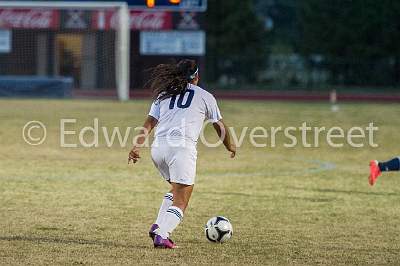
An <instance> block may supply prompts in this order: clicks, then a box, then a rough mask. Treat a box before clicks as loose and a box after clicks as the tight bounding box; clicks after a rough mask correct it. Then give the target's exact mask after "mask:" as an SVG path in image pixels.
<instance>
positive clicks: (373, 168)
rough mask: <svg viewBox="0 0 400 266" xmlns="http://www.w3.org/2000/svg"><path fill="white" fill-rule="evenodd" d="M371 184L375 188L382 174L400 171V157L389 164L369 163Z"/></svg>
mask: <svg viewBox="0 0 400 266" xmlns="http://www.w3.org/2000/svg"><path fill="white" fill-rule="evenodd" d="M369 171H370V174H369V184H370V185H371V186H373V185H374V184H375V182H376V180H377V179H378V176H380V174H381V173H382V172H389V171H400V156H399V157H396V158H393V159H391V160H390V161H387V162H378V161H377V160H372V161H371V162H370V163H369Z"/></svg>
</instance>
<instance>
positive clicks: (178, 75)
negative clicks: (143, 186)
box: [128, 59, 236, 248]
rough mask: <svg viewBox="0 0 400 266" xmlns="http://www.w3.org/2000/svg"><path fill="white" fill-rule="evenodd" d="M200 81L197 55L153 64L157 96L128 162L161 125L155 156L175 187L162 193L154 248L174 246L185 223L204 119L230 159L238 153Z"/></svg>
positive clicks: (152, 85) (151, 81)
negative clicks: (175, 233) (177, 230)
mask: <svg viewBox="0 0 400 266" xmlns="http://www.w3.org/2000/svg"><path fill="white" fill-rule="evenodd" d="M198 82H199V69H198V67H197V64H196V62H195V61H194V60H188V59H185V60H182V61H180V62H178V64H161V65H158V66H157V67H155V68H154V69H153V72H152V75H151V77H150V79H149V81H148V83H147V84H148V86H149V87H150V88H151V89H152V91H153V100H154V101H153V103H152V105H151V108H150V112H149V114H148V116H147V119H146V120H145V122H144V125H143V130H141V131H140V132H139V134H138V136H137V138H136V143H135V145H134V146H133V148H132V150H131V151H130V153H129V158H128V163H129V162H130V161H132V162H133V163H136V162H137V161H138V160H139V158H140V155H139V154H140V148H141V147H142V146H143V144H144V142H145V140H146V137H147V136H148V135H149V134H150V132H151V131H152V129H153V128H154V127H155V126H156V125H157V128H156V131H155V139H154V141H153V144H152V148H151V157H152V159H153V162H154V165H155V166H156V168H157V169H158V170H159V172H160V174H161V175H162V176H163V178H164V179H165V180H166V181H168V182H169V183H170V184H171V190H170V191H169V192H168V193H166V194H165V195H164V198H163V201H162V203H161V207H160V209H159V212H158V216H157V219H156V221H155V223H154V224H153V225H152V226H151V228H150V231H149V236H150V237H151V238H152V239H153V243H154V247H156V248H175V247H176V245H175V244H174V242H173V241H172V240H171V239H170V235H171V233H172V232H173V231H174V229H175V228H176V227H177V226H178V225H179V223H180V222H181V220H182V218H183V214H184V212H185V209H186V207H187V205H188V203H189V199H190V196H191V194H192V191H193V186H194V182H195V175H196V159H197V150H196V144H197V140H198V138H199V135H200V131H201V128H202V126H203V123H204V120H206V119H207V120H209V121H211V122H212V123H213V126H214V128H215V130H216V132H217V134H218V136H219V137H220V138H221V140H222V141H223V144H224V145H225V147H226V149H227V150H228V151H229V152H230V153H231V158H234V157H235V155H236V147H235V145H234V144H232V143H231V138H230V134H229V131H228V130H227V127H226V126H225V124H224V122H223V120H222V116H221V113H220V110H219V108H218V105H217V102H216V100H215V98H214V96H213V95H212V94H210V93H209V92H207V91H205V90H203V89H202V88H200V87H198V86H197V84H198Z"/></svg>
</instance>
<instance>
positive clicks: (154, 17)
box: [92, 10, 172, 30]
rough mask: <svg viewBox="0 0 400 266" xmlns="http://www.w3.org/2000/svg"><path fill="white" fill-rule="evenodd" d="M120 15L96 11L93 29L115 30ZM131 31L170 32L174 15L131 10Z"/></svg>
mask: <svg viewBox="0 0 400 266" xmlns="http://www.w3.org/2000/svg"><path fill="white" fill-rule="evenodd" d="M117 19H118V13H117V12H113V11H96V12H94V14H93V19H92V23H93V25H92V28H93V29H97V30H109V29H115V28H116V25H118V20H117ZM130 28H131V30H169V29H172V15H171V13H169V12H154V11H133V10H130Z"/></svg>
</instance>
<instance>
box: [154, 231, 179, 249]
mask: <svg viewBox="0 0 400 266" xmlns="http://www.w3.org/2000/svg"><path fill="white" fill-rule="evenodd" d="M154 247H155V248H166V249H174V248H177V246H176V245H175V243H174V242H173V241H172V240H171V239H169V238H167V239H164V238H162V237H161V236H160V235H157V234H156V235H155V237H154Z"/></svg>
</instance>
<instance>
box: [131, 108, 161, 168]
mask: <svg viewBox="0 0 400 266" xmlns="http://www.w3.org/2000/svg"><path fill="white" fill-rule="evenodd" d="M157 123H158V120H157V119H155V118H154V117H152V116H150V115H149V116H147V118H146V121H144V124H143V127H142V129H141V130H140V131H139V134H138V135H137V137H136V142H135V144H134V145H133V148H132V150H131V151H130V152H129V157H128V164H129V163H130V162H131V161H132V162H133V163H136V162H137V161H138V160H139V159H140V148H141V147H142V146H143V143H144V142H145V141H146V138H147V137H148V135H149V134H150V133H151V131H152V130H153V128H154V127H155V126H156V125H157Z"/></svg>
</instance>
